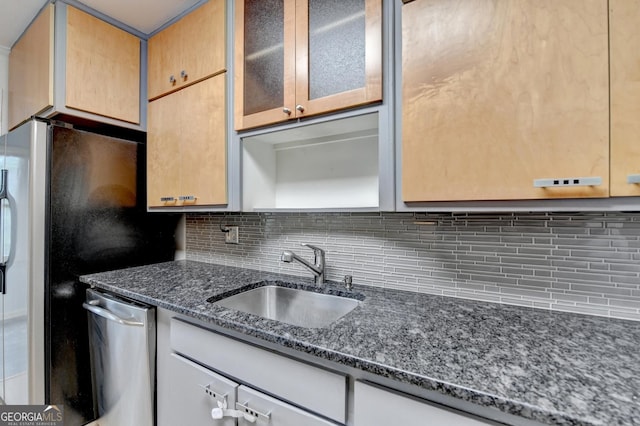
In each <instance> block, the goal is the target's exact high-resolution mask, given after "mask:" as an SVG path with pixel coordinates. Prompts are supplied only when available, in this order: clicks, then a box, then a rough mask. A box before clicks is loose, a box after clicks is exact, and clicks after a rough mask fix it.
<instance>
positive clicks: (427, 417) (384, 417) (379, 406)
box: [354, 382, 496, 426]
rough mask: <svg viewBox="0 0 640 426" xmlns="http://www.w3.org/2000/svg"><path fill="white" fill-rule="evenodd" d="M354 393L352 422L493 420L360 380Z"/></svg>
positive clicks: (419, 424)
mask: <svg viewBox="0 0 640 426" xmlns="http://www.w3.org/2000/svg"><path fill="white" fill-rule="evenodd" d="M354 394H355V400H354V415H355V424H354V426H389V425H402V426H429V425H434V426H435V425H456V426H480V425H495V424H496V423H493V422H490V421H488V420H483V419H480V418H478V417H471V416H469V415H467V414H463V413H462V412H456V411H452V410H450V409H447V408H444V407H442V406H437V405H434V404H430V403H427V402H425V401H421V400H418V399H416V398H413V397H411V396H408V395H403V394H401V393H398V392H395V391H392V390H387V389H384V388H382V387H379V386H375V385H370V384H367V383H363V382H356V384H355V391H354Z"/></svg>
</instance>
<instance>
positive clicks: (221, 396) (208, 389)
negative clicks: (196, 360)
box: [198, 383, 229, 406]
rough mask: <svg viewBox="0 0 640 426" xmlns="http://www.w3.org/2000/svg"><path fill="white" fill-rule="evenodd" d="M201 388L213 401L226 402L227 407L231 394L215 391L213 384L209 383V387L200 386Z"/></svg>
mask: <svg viewBox="0 0 640 426" xmlns="http://www.w3.org/2000/svg"><path fill="white" fill-rule="evenodd" d="M198 386H200V387H201V388H202V389H204V393H206V394H207V395H209V396H210V397H212V398H213V399H215V400H217V401H221V402H224V404H225V406H226V404H227V396H228V395H229V393H222V392H218V391H217V390H215V389H213V388H212V387H211V383H209V384H208V385H198Z"/></svg>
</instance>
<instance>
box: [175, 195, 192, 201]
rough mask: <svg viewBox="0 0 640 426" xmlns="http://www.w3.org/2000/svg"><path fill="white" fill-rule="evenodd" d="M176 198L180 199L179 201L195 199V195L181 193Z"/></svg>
mask: <svg viewBox="0 0 640 426" xmlns="http://www.w3.org/2000/svg"><path fill="white" fill-rule="evenodd" d="M178 198H179V199H180V201H195V200H196V196H195V195H181V196H180V197H178Z"/></svg>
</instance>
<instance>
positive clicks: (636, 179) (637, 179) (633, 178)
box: [627, 175, 640, 183]
mask: <svg viewBox="0 0 640 426" xmlns="http://www.w3.org/2000/svg"><path fill="white" fill-rule="evenodd" d="M627 183H640V175H629V176H627Z"/></svg>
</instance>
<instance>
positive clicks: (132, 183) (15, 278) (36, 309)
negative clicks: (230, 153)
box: [0, 119, 178, 426]
mask: <svg viewBox="0 0 640 426" xmlns="http://www.w3.org/2000/svg"><path fill="white" fill-rule="evenodd" d="M99 131H100V132H102V133H105V131H104V130H103V129H100V130H99ZM106 132H107V133H109V132H111V133H113V129H108V130H107V131H106ZM2 138H3V139H2ZM0 142H3V148H4V149H3V151H2V152H0V153H1V154H2V156H0V167H2V170H6V172H3V173H1V174H0V176H2V177H3V182H2V183H3V185H2V188H6V191H4V193H3V196H4V197H0V198H2V199H1V200H0V202H1V203H2V204H1V205H0V225H1V226H0V228H1V229H0V231H1V232H0V234H1V236H2V242H0V252H2V253H0V273H2V277H1V278H2V281H1V282H2V287H4V290H5V294H2V295H0V298H2V299H3V300H2V302H3V303H1V304H0V306H2V307H3V309H2V310H0V321H2V323H1V324H0V325H2V327H0V340H3V342H2V343H3V344H2V345H0V347H2V348H3V350H2V352H1V353H0V381H1V383H0V384H1V385H2V386H0V388H1V389H2V392H3V394H2V395H0V398H1V399H2V400H3V401H5V402H6V403H8V404H42V403H46V404H59V405H63V406H64V415H65V416H64V417H65V425H66V426H75V425H82V424H85V423H87V422H89V421H91V420H93V419H94V418H95V417H96V416H95V413H94V403H93V395H92V384H91V370H90V353H89V339H88V321H87V311H86V310H84V309H83V308H82V303H83V302H84V300H85V290H86V288H87V287H86V285H85V284H82V283H80V282H79V281H78V276H80V275H83V274H89V273H94V272H101V271H107V270H112V269H120V268H126V267H130V266H137V265H143V264H151V263H158V262H162V261H168V260H172V259H173V258H174V253H175V238H174V234H175V228H176V224H177V221H178V216H177V215H171V214H157V213H148V212H147V209H146V189H145V188H146V168H145V164H146V159H145V144H144V134H143V133H140V132H127V133H126V135H124V134H118V135H117V137H114V136H112V135H111V136H107V135H105V134H101V133H98V132H96V130H95V129H92V130H91V131H87V130H80V129H78V127H77V126H76V128H73V126H71V125H69V124H65V123H59V122H44V121H41V120H35V119H34V120H30V121H28V122H27V123H25V124H23V125H22V126H20V127H19V128H17V129H15V130H13V131H12V132H10V133H9V134H8V135H4V136H3V137H0ZM2 188H0V189H2ZM0 192H2V191H0ZM7 306H9V309H7V308H6V307H7ZM15 306H17V308H15V309H13V308H12V307H15ZM12 309H13V310H12ZM14 311H15V312H14ZM16 324H17V325H18V326H17V327H16ZM11 326H13V327H14V329H15V330H17V334H16V333H13V334H10V332H7V331H6V330H12V329H11V328H10V327H11ZM16 335H17V336H18V338H16V337H15V336H16ZM123 362H126V360H123ZM22 370H24V371H22ZM11 380H14V382H16V383H13V382H12V381H11ZM17 380H19V381H22V383H18V382H17Z"/></svg>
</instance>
